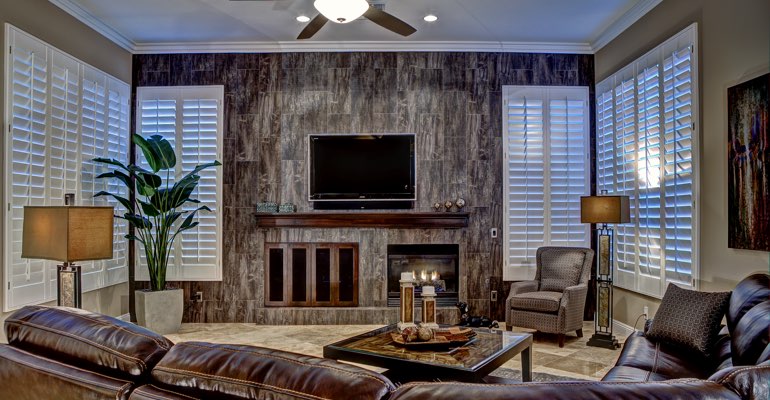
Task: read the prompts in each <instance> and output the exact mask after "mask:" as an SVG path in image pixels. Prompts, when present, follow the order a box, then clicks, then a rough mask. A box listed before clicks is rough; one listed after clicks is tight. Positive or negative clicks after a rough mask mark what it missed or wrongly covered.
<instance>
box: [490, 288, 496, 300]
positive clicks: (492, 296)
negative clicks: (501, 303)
mask: <svg viewBox="0 0 770 400" xmlns="http://www.w3.org/2000/svg"><path fill="white" fill-rule="evenodd" d="M489 299H490V300H491V301H493V302H495V301H497V290H493V291H491V292H490V293H489Z"/></svg>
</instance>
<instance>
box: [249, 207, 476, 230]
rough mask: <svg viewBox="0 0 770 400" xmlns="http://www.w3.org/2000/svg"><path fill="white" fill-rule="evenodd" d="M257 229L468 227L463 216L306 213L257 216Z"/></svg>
mask: <svg viewBox="0 0 770 400" xmlns="http://www.w3.org/2000/svg"><path fill="white" fill-rule="evenodd" d="M256 215H257V226H258V227H260V228H343V227H354V228H400V229H419V228H434V229H457V228H467V227H468V213H467V212H355V211H351V212H307V213H257V214H256Z"/></svg>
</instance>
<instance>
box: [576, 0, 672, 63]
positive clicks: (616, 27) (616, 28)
mask: <svg viewBox="0 0 770 400" xmlns="http://www.w3.org/2000/svg"><path fill="white" fill-rule="evenodd" d="M662 2H663V0H641V1H639V2H638V3H636V4H634V6H633V7H631V8H630V9H629V10H628V11H626V12H625V14H623V15H622V16H620V18H618V19H617V20H615V22H613V23H611V24H610V26H608V27H607V29H605V30H604V32H602V33H601V34H599V37H597V38H596V40H594V42H593V43H591V50H592V52H593V53H596V52H597V51H599V50H600V49H601V48H602V47H604V46H606V45H607V44H608V43H609V42H611V41H612V40H613V39H615V38H616V37H618V36H619V35H620V34H621V33H623V31H625V30H626V29H628V28H629V27H630V26H631V25H633V24H634V23H635V22H636V21H638V20H639V19H641V18H642V17H643V16H644V15H645V14H647V13H648V12H650V10H652V9H653V8H655V7H656V6H657V5H658V4H660V3H662Z"/></svg>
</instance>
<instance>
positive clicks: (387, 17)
mask: <svg viewBox="0 0 770 400" xmlns="http://www.w3.org/2000/svg"><path fill="white" fill-rule="evenodd" d="M364 17H365V18H366V19H368V20H370V21H372V22H374V23H375V24H377V25H379V26H381V27H383V28H385V29H387V30H390V31H393V32H396V33H398V34H399V35H401V36H409V35H411V34H413V33H415V32H417V29H414V28H413V27H412V26H411V25H409V24H407V23H406V22H404V21H402V20H400V19H398V18H396V17H394V16H393V15H391V14H388V13H386V12H385V11H382V10H380V9H378V8H375V7H372V6H369V9H368V10H366V12H365V13H364Z"/></svg>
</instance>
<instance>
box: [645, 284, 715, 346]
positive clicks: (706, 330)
mask: <svg viewBox="0 0 770 400" xmlns="http://www.w3.org/2000/svg"><path fill="white" fill-rule="evenodd" d="M729 302H730V292H717V293H709V292H698V291H695V290H687V289H682V288H680V287H679V286H676V285H674V284H671V283H670V284H669V285H668V289H666V294H664V295H663V300H661V302H660V307H659V308H658V312H657V313H655V319H653V320H652V324H651V326H650V329H649V331H648V332H647V333H646V336H647V338H648V339H650V340H651V341H654V342H655V341H656V342H661V343H666V344H670V345H674V346H679V347H682V348H684V349H687V350H690V351H692V352H695V353H698V354H701V355H702V356H704V357H710V356H711V355H712V354H713V350H714V346H715V344H716V341H717V337H718V336H719V329H720V323H721V322H722V317H724V315H725V312H726V311H727V306H728V304H729Z"/></svg>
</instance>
